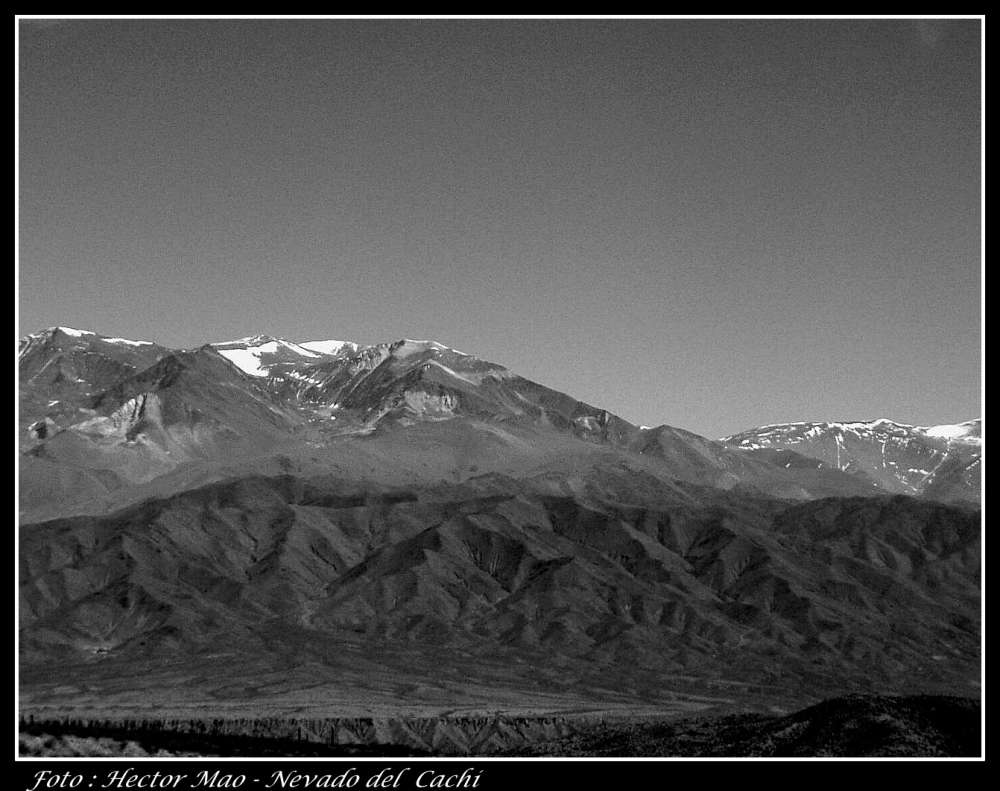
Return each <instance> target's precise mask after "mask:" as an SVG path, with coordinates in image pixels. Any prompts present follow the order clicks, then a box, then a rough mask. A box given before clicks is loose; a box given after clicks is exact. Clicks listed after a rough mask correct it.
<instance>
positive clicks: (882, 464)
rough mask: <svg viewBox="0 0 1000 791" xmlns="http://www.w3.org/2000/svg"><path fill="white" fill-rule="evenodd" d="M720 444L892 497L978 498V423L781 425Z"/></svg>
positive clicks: (881, 421)
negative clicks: (817, 467)
mask: <svg viewBox="0 0 1000 791" xmlns="http://www.w3.org/2000/svg"><path fill="white" fill-rule="evenodd" d="M722 442H724V443H725V444H727V445H728V446H730V447H733V448H737V449H740V450H744V451H750V452H753V451H760V450H762V449H769V450H791V451H794V452H796V453H798V454H801V455H803V456H806V457H808V458H812V459H817V460H818V461H821V462H823V463H824V464H827V465H830V466H833V467H835V468H837V469H840V470H843V471H845V472H848V473H852V474H855V475H858V476H861V477H864V478H867V479H870V480H872V481H874V482H875V483H876V484H877V485H878V486H879V488H881V489H883V490H885V491H887V492H893V493H899V494H910V495H918V496H921V495H922V496H927V497H931V498H932V499H936V500H943V501H949V500H967V501H973V502H978V501H979V499H980V497H981V490H982V483H981V472H980V469H981V459H982V420H979V419H976V420H969V421H966V422H963V423H957V424H945V425H938V426H929V427H924V426H910V425H907V424H904V423H896V422H894V421H892V420H886V419H884V418H882V419H879V420H874V421H855V422H847V423H836V422H826V423H782V424H777V425H772V426H763V427H761V428H756V429H751V430H749V431H744V432H741V433H739V434H734V435H732V436H730V437H725V438H723V439H722Z"/></svg>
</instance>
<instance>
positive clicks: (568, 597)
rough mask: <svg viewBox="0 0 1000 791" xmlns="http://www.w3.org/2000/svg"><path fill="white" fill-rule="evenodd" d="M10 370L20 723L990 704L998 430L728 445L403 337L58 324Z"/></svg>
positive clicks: (762, 438)
mask: <svg viewBox="0 0 1000 791" xmlns="http://www.w3.org/2000/svg"><path fill="white" fill-rule="evenodd" d="M19 375H20V388H19V398H20V422H19V433H20V470H19V497H20V513H21V521H20V527H19V538H20V542H19V552H20V555H19V557H20V580H19V584H20V606H21V616H20V645H21V657H22V671H21V679H22V708H26V709H28V710H46V709H60V710H73V711H80V710H88V711H89V710H92V709H94V708H95V707H97V708H100V707H117V708H116V710H120V711H133V710H136V709H137V708H139V707H141V706H146V705H147V704H148V702H149V701H150V700H155V701H157V705H160V706H164V707H167V708H170V707H173V708H174V709H176V710H178V711H181V710H183V711H186V712H188V713H190V711H192V710H198V709H199V707H200V708H201V710H208V709H206V708H205V707H206V706H207V707H211V706H216V707H222V708H225V707H235V708H237V709H239V708H240V707H252V706H257V707H264V708H266V709H268V710H271V711H306V710H309V711H312V710H324V711H327V710H329V709H330V708H331V707H335V708H337V710H338V711H345V712H346V711H355V712H366V713H368V714H370V713H371V712H372V711H374V710H390V709H391V710H393V711H397V710H408V709H412V708H414V707H416V708H420V707H425V708H428V709H433V710H434V711H442V710H466V711H469V710H475V711H482V710H487V709H489V710H495V709H501V708H503V709H506V710H510V711H514V710H518V711H520V710H527V709H530V710H533V711H534V710H538V709H539V707H541V708H548V709H560V710H562V709H567V708H572V709H595V710H602V711H604V710H608V709H609V708H615V707H632V708H634V707H640V708H641V707H642V706H647V705H655V706H658V707H660V708H663V707H669V706H674V707H679V708H681V709H684V707H687V708H686V709H684V710H692V711H693V710H698V709H699V708H700V707H705V706H710V705H721V704H723V703H726V704H733V703H734V702H735V701H745V700H748V699H750V698H754V699H758V698H759V699H760V700H768V701H774V700H777V699H786V698H789V697H791V698H794V699H796V700H801V701H806V700H818V699H820V698H822V697H823V696H825V695H827V694H831V693H836V692H843V691H858V690H876V691H887V690H888V691H894V690H899V691H912V692H933V691H946V692H951V693H954V692H958V693H960V694H963V695H974V694H978V686H977V685H978V679H979V669H980V664H979V657H980V636H979V635H980V632H979V623H980V604H981V598H980V578H979V569H980V557H979V551H980V538H981V536H980V533H981V530H980V518H981V517H980V512H979V510H978V504H979V500H980V496H981V495H980V493H981V442H982V440H981V422H980V421H979V420H973V421H969V422H967V423H961V424H958V425H947V426H934V427H929V428H922V427H914V426H906V425H903V424H899V423H894V422H892V421H889V420H885V419H882V420H876V421H871V422H852V423H795V424H784V425H779V426H768V427H764V428H760V429H754V430H751V431H747V432H743V433H741V434H737V435H734V436H732V437H727V438H725V439H723V440H720V441H713V440H709V439H706V438H704V437H700V436H698V435H696V434H693V433H691V432H688V431H684V430H683V429H680V428H675V427H671V426H666V425H664V426H658V427H654V428H650V427H645V426H635V425H632V424H631V423H629V422H627V421H625V420H623V419H622V418H620V417H618V416H616V415H614V414H612V413H611V412H609V411H607V410H606V409H602V408H600V407H595V406H591V405H589V404H586V403H583V402H581V401H579V400H577V399H575V398H573V397H572V396H570V395H567V394H564V393H560V392H557V391H555V390H552V389H550V388H548V387H545V386H544V385H542V384H539V383H536V382H533V381H530V380H528V379H525V378H523V377H521V376H519V375H517V374H516V373H514V372H512V371H510V370H508V369H507V368H505V367H503V366H501V365H497V364H495V363H491V362H488V361H486V360H482V359H479V358H477V357H475V356H473V355H470V354H466V353H464V352H460V351H458V350H455V349H452V348H449V347H447V346H444V345H442V344H440V343H437V342H434V341H415V340H399V341H395V342H392V343H384V344H377V345H374V346H358V345H356V344H353V343H349V342H341V341H311V342H304V343H293V342H290V341H287V340H282V339H279V338H272V337H268V336H255V337H249V338H244V339H240V340H237V341H230V342H223V343H212V344H206V345H204V346H201V347H199V348H196V349H192V350H173V349H168V348H165V347H163V346H159V345H157V344H154V343H149V342H142V341H131V340H127V339H122V338H111V337H105V336H101V335H98V334H95V333H92V332H86V331H81V330H73V329H70V328H65V327H55V328H51V329H49V330H46V331H44V332H40V333H37V334H33V335H29V336H27V337H25V338H23V339H22V340H21V343H20V348H19ZM234 668H236V669H235V670H234ZM54 675H55V676H56V677H57V678H56V680H58V682H59V683H53V681H54V679H53V676H54ZM178 683H180V685H181V687H183V691H182V692H180V693H178V692H177V691H176V690H177V687H178ZM138 689H141V690H142V692H141V694H140V693H138V692H137V690H138ZM168 690H174V691H173V692H168ZM380 707H381V708H380Z"/></svg>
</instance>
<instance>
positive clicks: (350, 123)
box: [18, 19, 982, 437]
mask: <svg viewBox="0 0 1000 791" xmlns="http://www.w3.org/2000/svg"><path fill="white" fill-rule="evenodd" d="M980 26H981V23H980V21H979V20H977V19H973V20H946V21H935V20H885V21H872V20H865V21H850V20H780V21H770V20H728V21H727V20H670V19H662V20H589V21H570V20H528V21H515V20H465V21H463V20H440V21H434V20H414V21H396V20H318V21H316V20H310V21H306V20H245V21H241V20H206V21H195V20H163V21H127V20H75V21H53V20H44V21H31V20H25V19H22V21H21V24H20V56H19V57H20V101H19V111H20V216H19V224H20V238H19V241H20V259H19V264H20V266H19V270H20V271H19V284H20V293H19V313H20V315H19V329H18V332H19V333H22V334H23V333H27V332H32V331H37V330H40V329H43V328H45V327H48V326H53V325H68V326H71V327H77V328H80V329H87V330H92V331H95V332H99V333H101V334H105V335H115V336H120V337H125V338H133V339H143V340H155V341H156V342H158V343H161V344H164V345H167V346H171V347H191V346H196V345H200V344H201V343H204V342H208V341H220V340H228V339H232V338H238V337H242V336H246V335H253V334H258V333H266V334H271V335H275V336H279V337H283V338H287V339H289V340H298V341H305V340H316V339H328V338H335V339H340V340H351V341H355V342H358V343H362V344H367V343H376V342H380V341H389V340H395V339H398V338H402V337H408V338H416V339H425V338H430V339H434V340H438V341H440V342H442V343H445V344H447V345H449V346H453V347H455V348H458V349H460V350H462V351H466V352H469V353H471V354H475V355H477V356H479V357H483V358H485V359H488V360H492V361H494V362H498V363H502V364H504V365H506V366H508V367H509V368H512V369H513V370H515V371H517V372H518V373H520V374H522V375H524V376H527V377H529V378H531V379H535V380H536V381H539V382H541V383H544V384H547V385H549V386H551V387H555V388H556V389H559V390H562V391H565V392H568V393H570V394H572V395H574V396H576V397H577V398H581V399H582V400H585V401H588V402H589V403H592V404H594V405H597V406H601V407H604V408H606V409H609V410H610V411H612V412H615V413H617V414H619V415H621V416H622V417H624V418H626V419H627V420H630V421H632V422H635V423H641V424H646V425H659V424H661V423H669V424H671V425H675V426H679V427H682V428H686V429H689V430H691V431H695V432H697V433H700V434H705V435H707V436H711V437H720V436H722V435H724V434H729V433H733V432H736V431H739V430H741V429H746V428H750V427H752V426H757V425H762V424H767V423H775V422H784V421H801V420H863V419H875V418H879V417H887V418H891V419H895V420H899V421H901V422H906V423H914V424H918V425H933V424H937V423H945V422H956V421H960V420H967V419H970V418H973V417H978V416H979V415H980V411H981V404H980V394H981V385H980V371H981V308H980V306H981V282H982V264H981V252H980V242H981V198H980V189H981V173H982V166H981V152H980V146H981V135H980V97H981V66H980V57H981V40H980Z"/></svg>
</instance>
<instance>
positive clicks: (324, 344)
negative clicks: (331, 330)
mask: <svg viewBox="0 0 1000 791" xmlns="http://www.w3.org/2000/svg"><path fill="white" fill-rule="evenodd" d="M298 346H299V347H300V348H302V349H307V350H309V351H312V352H317V353H319V354H337V352H339V351H341V350H342V349H344V348H345V347H346V348H347V349H349V350H350V351H357V350H358V345H357V344H356V343H351V342H350V341H306V342H305V343H300V344H298Z"/></svg>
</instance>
